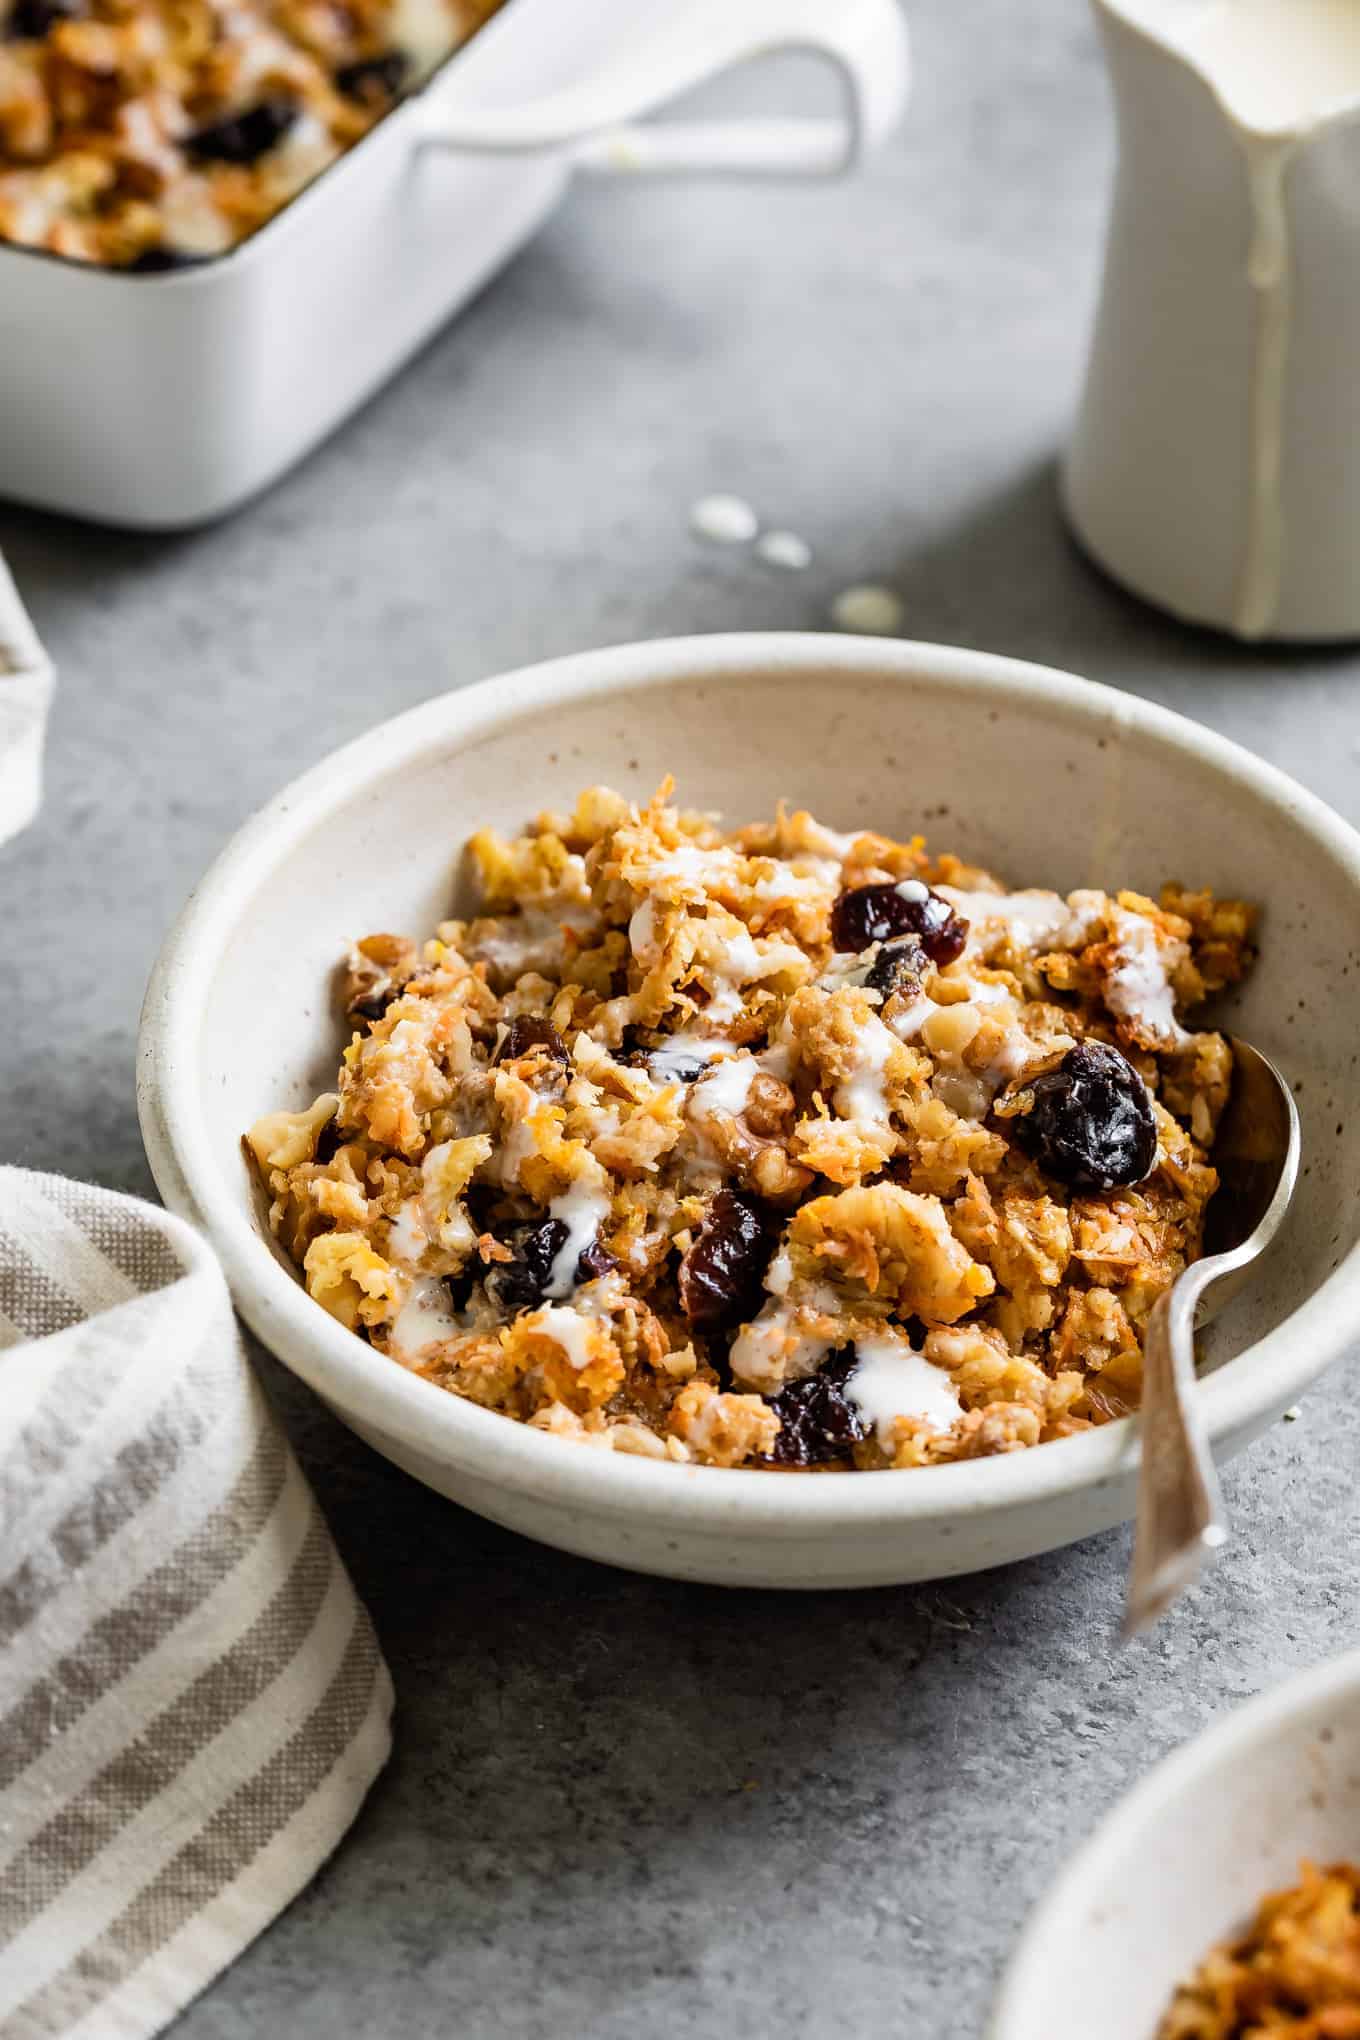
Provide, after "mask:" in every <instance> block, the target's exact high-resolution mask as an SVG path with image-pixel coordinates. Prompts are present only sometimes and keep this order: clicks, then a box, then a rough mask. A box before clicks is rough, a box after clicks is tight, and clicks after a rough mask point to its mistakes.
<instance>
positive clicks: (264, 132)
mask: <svg viewBox="0 0 1360 2040" xmlns="http://www.w3.org/2000/svg"><path fill="white" fill-rule="evenodd" d="M497 4H498V0H344V4H343V5H341V4H336V0H0V240H7V241H17V242H20V243H22V244H23V245H24V246H26V247H30V248H44V249H46V250H48V251H49V253H51V254H55V255H68V256H73V257H74V258H75V259H76V260H78V261H82V262H97V263H104V264H108V265H112V266H115V267H119V268H130V269H143V270H153V269H173V268H179V267H182V266H184V265H186V264H189V263H193V262H199V261H202V260H204V259H206V258H207V257H210V256H213V255H221V254H223V253H225V252H226V251H227V250H228V249H230V248H233V247H235V245H236V243H237V242H238V241H240V240H243V239H244V238H245V236H246V235H247V234H249V233H252V232H253V231H254V229H255V228H256V227H258V226H261V225H263V223H264V222H265V220H267V219H269V218H270V217H271V215H272V214H274V213H276V212H277V211H278V210H279V208H280V207H281V206H284V205H286V204H287V203H288V201H289V199H291V198H294V197H295V196H296V195H297V193H298V192H299V191H301V189H302V187H303V186H304V185H305V184H310V183H311V181H312V179H313V178H314V177H316V176H317V175H319V173H320V172H321V171H322V170H324V169H325V168H326V166H327V164H329V163H332V162H334V161H335V158H336V157H337V156H339V155H342V154H343V153H344V151H345V150H346V149H348V148H349V147H350V146H351V145H352V144H353V143H354V142H356V141H358V140H359V138H360V137H361V136H362V135H364V134H366V133H367V131H368V129H369V128H371V127H372V126H373V124H374V122H375V121H377V120H379V119H380V118H381V116H382V115H383V114H384V113H386V112H387V111H388V109H389V108H390V107H391V106H393V105H394V104H395V103H396V101H397V100H398V99H399V98H400V97H401V95H402V94H403V93H404V92H406V91H409V90H410V89H411V88H412V87H413V86H415V85H419V84H420V83H422V82H423V80H424V79H425V78H427V77H428V76H429V74H430V73H431V72H432V71H433V70H434V69H435V68H436V67H437V66H438V65H439V64H441V63H442V62H443V61H444V59H445V58H446V57H447V56H449V55H450V54H451V52H452V51H453V50H455V49H457V47H458V45H459V44H460V43H461V42H463V41H465V40H466V38H467V37H468V36H469V35H470V34H471V33H472V31H473V30H474V29H475V28H477V27H478V26H479V25H480V23H481V22H482V21H483V20H484V19H485V18H486V17H487V16H488V15H489V14H491V13H493V12H494V11H495V8H496V6H497Z"/></svg>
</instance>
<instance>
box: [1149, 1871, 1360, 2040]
mask: <svg viewBox="0 0 1360 2040" xmlns="http://www.w3.org/2000/svg"><path fill="white" fill-rule="evenodd" d="M1158 2040H1360V1870H1357V1869H1356V1867H1355V1865H1354V1864H1353V1863H1334V1864H1332V1865H1330V1866H1329V1867H1328V1868H1327V1869H1325V1870H1319V1869H1318V1868H1317V1866H1316V1865H1315V1864H1313V1863H1304V1864H1302V1865H1301V1867H1300V1878H1299V1882H1298V1883H1297V1884H1296V1885H1293V1886H1291V1888H1290V1889H1289V1890H1288V1891H1276V1892H1273V1893H1272V1894H1271V1895H1270V1897H1269V1898H1266V1899H1263V1900H1262V1902H1261V1905H1260V1907H1259V1909H1258V1911H1257V1914H1256V1917H1255V1919H1254V1920H1253V1921H1252V1923H1251V1925H1250V1927H1248V1929H1247V1931H1246V1933H1245V1934H1243V1935H1241V1937H1240V1938H1239V1939H1237V1940H1235V1941H1229V1942H1227V1943H1225V1944H1224V1945H1223V1946H1222V1947H1219V1948H1215V1949H1214V1950H1213V1951H1212V1953H1211V1954H1210V1955H1208V1956H1207V1957H1206V1958H1205V1960H1204V1961H1203V1962H1202V1963H1201V1964H1200V1967H1199V1969H1198V1970H1197V1971H1196V1972H1195V1975H1194V1977H1193V1978H1192V1979H1191V1981H1190V1982H1189V1983H1187V1984H1184V1985H1182V1987H1181V1989H1180V1990H1178V1991H1177V1993H1176V1997H1175V2002H1174V2003H1173V2004H1172V2007H1171V2009H1170V2011H1169V2012H1168V2013H1167V2015H1166V2017H1165V2018H1164V2019H1163V2021H1162V2023H1161V2026H1160V2027H1159V2028H1158Z"/></svg>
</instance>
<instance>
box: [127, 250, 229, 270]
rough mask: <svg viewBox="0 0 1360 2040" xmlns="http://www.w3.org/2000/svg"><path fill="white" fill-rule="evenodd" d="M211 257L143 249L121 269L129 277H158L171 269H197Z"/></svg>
mask: <svg viewBox="0 0 1360 2040" xmlns="http://www.w3.org/2000/svg"><path fill="white" fill-rule="evenodd" d="M212 259H213V258H212V256H211V255H189V254H187V253H186V252H185V251H184V249H182V248H165V247H161V248H143V250H142V252H141V254H140V255H135V256H134V257H133V259H132V261H131V262H125V263H124V265H123V267H124V268H125V269H126V270H127V272H128V274H129V275H130V276H159V275H162V274H164V273H165V272H166V271H167V270H171V269H199V268H201V267H202V265H203V264H204V263H205V262H211V261H212Z"/></svg>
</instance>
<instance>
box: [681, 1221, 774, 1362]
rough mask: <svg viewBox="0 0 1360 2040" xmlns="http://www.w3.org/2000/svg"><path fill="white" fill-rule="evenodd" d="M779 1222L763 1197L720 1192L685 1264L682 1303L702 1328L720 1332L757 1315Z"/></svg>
mask: <svg viewBox="0 0 1360 2040" xmlns="http://www.w3.org/2000/svg"><path fill="white" fill-rule="evenodd" d="M778 1226H779V1220H778V1218H777V1217H776V1216H775V1214H774V1213H773V1212H772V1211H770V1210H769V1209H768V1208H767V1207H766V1206H765V1205H763V1204H762V1203H761V1202H760V1200H759V1198H756V1197H748V1196H746V1195H745V1194H744V1193H743V1192H742V1191H740V1190H719V1191H718V1193H717V1195H716V1196H715V1197H714V1199H713V1201H712V1203H711V1204H710V1205H709V1207H708V1210H707V1211H706V1212H705V1214H704V1222H703V1224H702V1226H701V1227H700V1228H699V1233H698V1237H697V1238H696V1239H695V1242H694V1244H693V1246H692V1247H691V1248H690V1250H689V1252H688V1253H687V1254H686V1255H685V1258H684V1260H683V1261H682V1262H681V1263H680V1307H681V1309H682V1310H683V1311H684V1313H685V1316H686V1317H687V1318H688V1320H689V1322H690V1323H691V1324H692V1325H694V1326H695V1327H696V1328H697V1329H698V1330H700V1331H705V1332H716V1331H720V1330H722V1329H723V1328H724V1327H726V1326H729V1325H739V1324H741V1323H742V1322H743V1320H745V1319H746V1318H750V1317H753V1316H754V1315H755V1313H756V1311H757V1310H758V1309H759V1307H760V1299H761V1293H762V1289H763V1285H764V1281H765V1270H766V1269H767V1268H768V1267H769V1265H770V1255H771V1254H772V1253H773V1251H774V1242H775V1236H776V1233H777V1231H778Z"/></svg>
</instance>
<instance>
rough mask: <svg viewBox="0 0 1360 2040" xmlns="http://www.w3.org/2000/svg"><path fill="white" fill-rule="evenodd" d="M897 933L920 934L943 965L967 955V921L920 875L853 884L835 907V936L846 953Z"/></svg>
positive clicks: (926, 947) (934, 959)
mask: <svg viewBox="0 0 1360 2040" xmlns="http://www.w3.org/2000/svg"><path fill="white" fill-rule="evenodd" d="M895 935H916V936H918V937H919V938H920V943H921V947H922V949H924V951H925V953H926V955H927V956H928V957H929V958H930V960H931V962H932V963H934V964H938V965H939V967H940V968H941V969H943V968H944V966H945V965H946V964H947V963H952V962H953V961H954V958H955V957H956V956H961V955H962V954H963V945H964V943H965V942H966V941H967V940H968V923H967V922H966V921H964V920H961V919H960V917H959V916H958V915H957V914H956V913H955V912H954V909H953V908H952V907H951V906H950V904H949V902H948V900H945V899H941V897H940V895H939V894H938V893H935V892H931V890H930V888H929V886H925V885H922V883H921V881H920V879H919V878H907V879H903V880H902V881H901V883H900V884H898V885H857V886H854V887H852V889H851V890H850V891H849V892H843V893H842V894H841V896H840V898H839V899H838V900H837V901H836V904H835V906H834V907H833V908H832V909H831V939H832V941H833V942H834V943H835V945H836V947H837V949H838V950H841V951H842V952H844V951H853V952H854V954H855V955H859V954H860V953H861V952H862V951H863V950H865V949H867V948H868V947H869V944H870V943H871V942H889V941H891V940H892V938H893V936H895Z"/></svg>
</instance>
